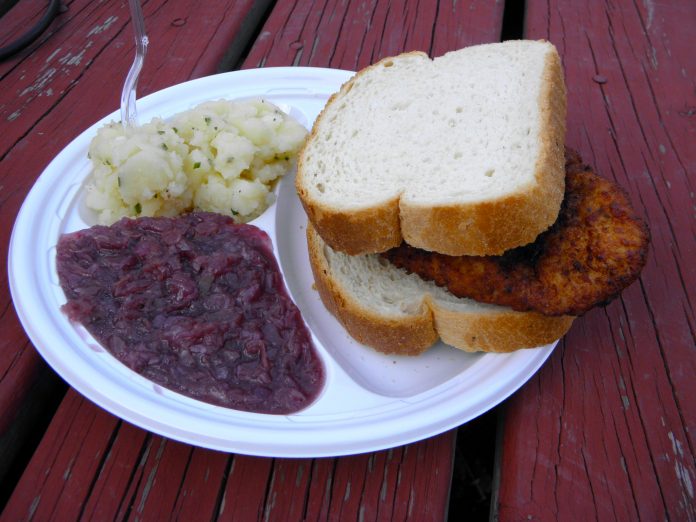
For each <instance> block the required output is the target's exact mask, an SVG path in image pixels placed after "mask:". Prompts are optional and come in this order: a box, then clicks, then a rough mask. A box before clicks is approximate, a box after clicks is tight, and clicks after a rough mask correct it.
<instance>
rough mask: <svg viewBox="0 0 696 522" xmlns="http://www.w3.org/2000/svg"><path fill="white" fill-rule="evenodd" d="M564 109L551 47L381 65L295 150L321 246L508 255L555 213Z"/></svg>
mask: <svg viewBox="0 0 696 522" xmlns="http://www.w3.org/2000/svg"><path fill="white" fill-rule="evenodd" d="M565 112H566V96H565V85H564V82H563V73H562V69H561V63H560V59H559V57H558V53H557V52H556V49H555V47H554V46H553V45H552V44H550V43H548V42H544V41H529V40H519V41H507V42H503V43H496V44H486V45H479V46H473V47H468V48H464V49H461V50H459V51H454V52H450V53H448V54H445V55H444V56H441V57H439V58H435V59H434V60H431V59H430V58H429V57H428V56H427V55H426V54H424V53H421V52H411V53H405V54H402V55H399V56H396V57H393V58H386V59H384V60H381V61H380V62H378V63H376V64H374V65H372V66H370V67H367V68H366V69H364V70H362V71H360V72H358V73H357V74H356V75H355V76H354V77H353V78H352V79H351V80H349V81H348V82H346V83H345V84H344V85H343V86H342V87H341V89H340V91H339V92H338V93H336V94H334V95H333V96H332V97H331V98H330V99H329V101H328V102H327V104H326V106H325V108H324V110H323V111H322V113H321V114H320V115H319V117H318V118H317V120H316V122H315V124H314V127H313V129H312V132H311V134H310V136H309V138H308V140H307V142H306V145H305V146H304V148H303V150H302V151H301V152H300V156H299V162H298V175H297V178H296V188H297V192H298V194H299V196H300V199H301V201H302V204H303V206H304V208H305V210H306V212H307V215H308V217H309V220H310V221H311V222H312V223H313V225H314V226H315V227H316V229H317V231H318V232H319V234H320V235H321V236H322V238H324V240H325V241H326V242H327V243H328V244H329V245H331V246H332V247H333V248H334V249H337V250H340V251H343V252H346V253H349V254H362V253H372V252H382V251H385V250H387V249H388V248H391V247H394V246H397V245H398V244H400V243H401V241H402V239H405V240H406V242H407V243H409V244H411V245H413V246H416V247H420V248H423V249H426V250H432V251H436V252H441V253H444V254H450V255H464V254H468V255H492V254H500V253H502V252H504V251H505V250H508V249H510V248H512V247H516V246H519V245H522V244H526V243H529V242H531V241H533V240H534V239H535V238H536V236H537V235H538V234H539V233H540V232H542V231H543V230H545V229H546V228H548V227H549V226H550V225H551V224H552V223H553V222H554V221H555V219H556V216H557V215H558V211H559V208H560V205H561V200H562V199H563V189H564V168H563V167H564V156H563V146H564V143H565Z"/></svg>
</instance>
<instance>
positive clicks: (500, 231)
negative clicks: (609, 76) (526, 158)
mask: <svg viewBox="0 0 696 522" xmlns="http://www.w3.org/2000/svg"><path fill="white" fill-rule="evenodd" d="M405 55H423V56H425V57H427V55H425V54H424V53H420V52H412V53H405ZM399 56H404V55H399ZM396 58H398V57H396ZM392 59H394V58H385V59H383V60H381V61H380V62H377V63H376V64H374V65H372V66H370V67H367V68H366V69H363V70H361V71H360V72H358V73H357V74H356V76H355V77H353V78H351V79H350V80H349V81H347V82H346V83H345V84H344V85H343V86H342V87H341V89H340V91H339V92H337V93H336V94H334V95H333V96H331V98H329V101H328V102H327V106H329V105H330V104H332V103H334V102H336V101H337V100H338V99H339V98H341V97H342V96H345V95H346V94H347V93H348V92H349V91H350V89H351V88H352V85H353V83H354V81H355V79H356V78H358V77H359V76H361V75H363V74H365V73H366V72H367V71H369V70H371V69H372V68H375V67H378V66H380V65H381V64H383V63H384V62H386V61H388V60H392ZM542 76H543V87H542V89H541V92H540V94H539V100H538V103H539V110H540V114H541V131H540V136H541V143H540V144H539V151H540V152H539V156H538V159H537V162H536V165H535V176H534V177H535V183H533V184H532V185H531V186H529V187H528V188H527V190H522V191H520V192H518V193H517V194H514V195H510V196H507V197H502V198H498V199H495V200H489V201H483V202H476V203H459V204H451V205H438V206H423V205H416V204H412V203H409V202H408V201H406V200H404V199H400V200H399V199H397V200H389V201H385V202H383V203H381V204H380V205H378V206H373V207H368V208H363V209H357V210H353V209H351V210H350V211H346V210H342V209H336V208H333V207H331V206H329V205H326V204H323V202H322V201H321V200H316V199H314V198H312V197H311V196H310V194H309V193H308V191H307V190H306V188H305V186H304V184H305V168H304V155H305V152H306V150H307V144H309V143H310V142H311V140H312V139H314V138H315V137H316V136H317V129H318V127H319V125H320V124H321V122H322V119H323V116H324V114H325V111H326V108H325V109H324V110H323V111H322V112H321V113H320V115H319V117H318V118H317V120H316V122H315V124H314V127H313V128H312V131H311V133H310V137H309V138H308V140H307V143H306V144H305V147H304V148H303V149H302V150H301V151H300V154H299V160H298V174H297V177H296V180H295V186H296V189H297V193H298V195H299V197H300V200H301V202H302V205H303V207H304V209H305V211H306V213H307V215H308V217H309V220H310V222H311V223H312V224H313V225H314V226H315V227H316V229H317V231H318V233H319V234H320V235H321V236H322V238H323V239H324V240H325V241H326V243H327V244H328V245H329V246H331V247H332V248H333V249H334V250H337V251H341V252H345V253H347V254H350V255H357V254H366V253H377V252H384V251H385V250H388V249H389V248H392V247H395V246H398V245H399V244H400V243H401V240H402V239H403V240H405V241H406V242H407V243H409V244H410V245H412V246H415V247H418V248H422V249H424V250H430V251H435V252H440V253H443V254H449V255H498V254H501V253H503V252H504V251H506V250H509V249H510V248H514V247H517V246H521V245H524V244H527V243H530V242H532V241H534V239H535V238H536V237H537V235H539V234H540V233H541V232H543V231H544V230H546V229H547V228H548V227H550V226H551V225H552V224H553V222H554V221H555V220H556V217H557V215H558V211H559V209H560V206H561V201H562V199H563V193H564V154H563V146H564V143H565V115H566V91H565V83H564V80H563V71H562V67H561V61H560V58H559V56H558V53H557V52H556V51H555V49H553V52H549V53H548V54H547V56H546V60H545V64H544V68H543V73H542Z"/></svg>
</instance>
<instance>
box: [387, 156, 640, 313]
mask: <svg viewBox="0 0 696 522" xmlns="http://www.w3.org/2000/svg"><path fill="white" fill-rule="evenodd" d="M649 242H650V235H649V231H648V227H647V226H646V224H645V223H644V222H643V220H642V219H640V217H639V216H638V215H637V214H636V212H635V210H634V209H633V207H632V206H631V202H630V201H629V198H628V196H627V194H626V193H625V192H624V190H623V189H622V188H621V187H619V186H618V185H616V184H615V183H612V182H611V181H608V180H606V179H603V178H601V177H599V176H598V175H596V174H595V173H594V172H593V171H592V169H591V168H590V167H588V166H587V165H584V164H583V163H582V159H581V158H580V156H579V155H578V154H577V153H576V152H574V151H571V150H569V149H567V150H566V188H565V198H564V200H563V205H562V206H561V210H560V213H559V215H558V219H557V221H556V222H555V223H554V224H553V226H552V227H551V228H549V229H548V230H547V231H546V232H544V233H542V234H540V235H539V236H538V237H537V239H536V241H534V242H533V243H530V244H529V245H525V246H522V247H518V248H514V249H512V250H509V251H507V252H505V253H504V254H502V255H500V256H485V257H477V256H460V257H453V256H447V255H443V254H437V253H433V252H427V251H424V250H420V249H416V248H413V247H411V246H408V245H407V244H405V243H404V244H402V245H401V246H399V247H397V248H394V249H391V250H389V251H387V252H385V253H384V254H383V256H384V257H385V258H386V259H388V260H389V261H391V262H392V263H393V264H394V265H396V266H398V267H400V268H403V269H405V270H407V271H408V272H412V273H416V274H418V275H420V276H421V277H422V278H424V279H427V280H431V281H434V282H435V283H436V284H438V285H440V286H445V287H447V289H448V290H449V291H450V292H451V293H452V294H454V295H455V296H457V297H468V298H471V299H475V300H476V301H480V302H483V303H491V304H497V305H502V306H508V307H510V308H512V309H513V310H517V311H536V312H539V313H541V314H544V315H554V316H556V315H576V316H577V315H581V314H583V313H585V312H587V311H588V310H589V309H591V308H593V307H595V306H601V305H605V304H607V303H609V302H610V301H611V300H612V299H614V298H615V297H617V296H618V295H619V293H620V292H621V291H622V290H623V289H624V288H626V287H627V286H628V285H630V284H631V283H633V281H635V280H636V279H637V277H638V275H639V274H640V271H641V269H642V268H643V266H644V265H645V260H646V255H647V251H648V244H649Z"/></svg>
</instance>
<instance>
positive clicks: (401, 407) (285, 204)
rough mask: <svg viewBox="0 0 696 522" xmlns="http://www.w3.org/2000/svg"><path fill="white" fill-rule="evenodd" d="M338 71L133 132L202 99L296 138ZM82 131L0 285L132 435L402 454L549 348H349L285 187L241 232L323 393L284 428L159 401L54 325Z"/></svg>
mask: <svg viewBox="0 0 696 522" xmlns="http://www.w3.org/2000/svg"><path fill="white" fill-rule="evenodd" d="M350 75H351V73H350V72H347V71H338V70H331V69H315V68H302V67H293V68H269V69H258V70H250V71H238V72H232V73H226V74H220V75H216V76H210V77H207V78H201V79H198V80H193V81H190V82H186V83H183V84H180V85H176V86H174V87H171V88H168V89H165V90H163V91H160V92H157V93H154V94H152V95H150V96H147V97H145V98H143V99H142V100H139V102H138V111H139V116H140V121H141V122H145V121H149V120H150V119H151V118H153V117H155V116H160V117H168V116H171V115H173V114H175V113H178V112H181V111H183V110H186V109H189V108H191V107H192V106H194V105H196V104H198V103H200V102H202V101H205V100H211V99H220V98H227V99H232V98H244V97H251V96H263V97H265V98H266V99H268V100H270V101H272V102H274V103H276V104H277V105H279V106H280V107H281V108H283V109H284V110H286V111H287V112H289V113H290V114H291V115H292V116H294V117H295V118H297V119H298V120H299V121H300V122H301V123H302V124H304V125H305V126H306V127H307V128H309V127H310V126H311V124H312V122H313V121H314V119H315V117H316V116H317V114H318V113H319V111H320V110H321V109H322V107H323V106H324V103H325V102H326V100H327V98H328V97H329V96H330V95H331V94H332V93H333V92H335V91H337V90H338V88H339V87H340V85H341V84H342V83H343V82H344V81H346V80H347V79H348V78H349V77H350ZM118 119H119V114H118V113H114V114H112V115H110V116H108V117H107V118H105V119H103V120H102V121H99V122H97V123H96V124H95V125H93V126H92V127H90V128H89V129H87V130H86V131H85V132H84V133H82V134H81V135H80V136H78V137H77V138H76V139H75V140H74V141H73V142H72V143H70V144H69V145H68V146H67V147H66V148H65V149H64V150H63V151H62V152H61V153H60V154H59V155H58V156H57V157H56V158H55V159H54V160H53V161H52V162H51V163H50V164H49V165H48V167H47V168H46V170H45V171H44V172H43V173H42V175H41V176H40V177H39V179H38V180H37V181H36V184H35V185H34V187H33V188H32V190H31V192H30V193H29V195H28V196H27V199H26V200H25V202H24V204H23V206H22V208H21V210H20V212H19V215H18V217H17V221H16V222H15V226H14V229H13V233H12V239H11V242H10V250H9V260H8V267H9V280H10V288H11V292H12V297H13V300H14V303H15V307H16V308H17V313H18V315H19V318H20V320H21V321H22V324H23V325H24V328H25V329H26V331H27V334H28V336H29V338H30V339H31V340H32V342H33V343H34V346H36V348H37V349H38V350H39V352H40V353H41V355H42V356H43V357H44V358H45V359H46V361H48V363H49V364H50V365H51V366H52V367H53V368H54V369H55V370H56V372H58V373H59V374H60V375H61V376H62V377H63V378H64V379H65V380H66V381H67V382H68V383H69V384H70V385H71V386H73V387H74V388H75V389H77V390H78V391H79V392H80V393H81V394H83V395H84V396H85V397H87V398H89V399H90V400H92V401H94V402H95V403H96V404H98V405H99V406H101V407H102V408H104V409H106V410H108V411H110V412H111V413H113V414H115V415H117V416H119V417H121V418H123V419H125V420H127V421H129V422H132V423H134V424H136V425H138V426H141V427H142V428H145V429H147V430H150V431H153V432H155V433H159V434H161V435H164V436H167V437H171V438H173V439H177V440H180V441H183V442H187V443H190V444H195V445H198V446H203V447H208V448H213V449H218V450H223V451H232V452H238V453H244V454H250V455H262V456H277V457H319V456H331V455H347V454H353V453H361V452H368V451H373V450H378V449H384V448H389V447H394V446H398V445H401V444H406V443H409V442H413V441H416V440H420V439H424V438H427V437H430V436H432V435H436V434H438V433H441V432H444V431H446V430H448V429H450V428H453V427H455V426H458V425H460V424H462V423H465V422H467V421H469V420H471V419H473V418H474V417H476V416H478V415H480V414H481V413H483V412H485V411H486V410H488V409H490V408H492V407H493V406H495V405H497V404H498V403H500V402H501V401H502V400H504V399H505V398H506V397H508V396H509V395H510V394H511V393H513V392H514V391H515V390H517V389H518V388H519V387H520V386H521V385H522V384H523V383H524V382H525V381H526V380H527V379H528V378H529V377H530V376H532V375H533V374H534V372H536V370H537V369H538V368H539V367H540V366H541V365H542V364H543V362H544V361H545V360H546V359H547V357H548V356H549V355H550V353H551V352H552V350H553V347H554V346H555V344H554V345H549V346H545V347H542V348H537V349H533V350H522V351H518V352H515V353H512V354H504V355H501V354H467V353H464V352H461V351H459V350H456V349H454V348H451V347H448V346H445V345H443V344H440V345H438V346H436V347H434V348H432V349H431V350H429V351H428V352H427V353H426V354H424V355H423V356H420V357H417V358H409V357H394V356H386V355H381V354H378V353H376V352H374V351H373V350H371V349H369V348H366V347H364V346H362V345H360V344H358V343H356V342H355V341H354V340H352V339H351V338H350V337H349V336H348V335H347V333H346V332H345V330H344V329H343V328H342V327H341V326H340V324H339V323H338V322H337V321H336V320H335V319H334V318H333V316H331V315H330V314H329V313H328V312H327V311H326V309H325V308H324V306H323V305H322V304H321V301H320V300H319V296H318V294H317V292H316V291H315V290H314V289H313V288H312V284H313V279H312V275H311V271H310V268H309V260H308V257H307V251H306V243H305V225H306V217H305V214H304V212H303V210H302V207H301V206H300V203H299V200H298V199H297V196H296V195H295V192H294V187H293V183H292V179H291V178H292V177H291V176H288V177H286V178H285V179H284V180H283V181H282V182H281V183H280V184H279V187H278V200H277V203H276V204H275V205H273V206H272V207H271V208H270V209H269V210H268V211H266V213H265V214H264V215H262V216H261V217H260V218H259V219H257V220H256V221H255V222H254V224H256V225H257V226H259V227H260V228H262V229H264V230H266V231H267V232H268V233H269V235H270V236H271V239H272V240H273V243H274V247H275V251H276V255H277V256H278V259H279V261H280V266H281V270H282V271H283V274H284V277H285V281H286V284H287V286H288V289H289V291H290V295H291V296H292V298H293V299H294V300H295V302H296V303H297V305H298V306H299V308H300V310H301V311H302V314H303V316H304V318H305V321H306V322H307V324H308V325H309V327H310V329H311V331H312V335H313V340H314V342H315V345H316V347H317V350H318V352H319V356H320V357H321V358H322V360H323V361H324V365H325V370H326V384H325V387H324V390H323V391H322V393H321V394H320V396H319V398H318V399H317V400H316V402H315V403H314V404H313V405H311V406H310V407H309V408H307V409H305V410H303V411H301V412H299V413H297V414H294V415H287V416H275V415H262V414H254V413H246V412H239V411H235V410H230V409H225V408H221V407H217V406H212V405H209V404H205V403H202V402H198V401H196V400H193V399H189V398H187V397H184V396H181V395H179V394H177V393H174V392H171V391H169V390H166V389H163V388H161V387H160V386H157V385H154V384H153V383H152V382H150V381H148V380H146V379H144V378H142V377H140V376H139V375H137V374H136V373H134V372H132V371H131V370H129V369H128V368H126V367H125V366H123V365H122V364H120V363H119V362H118V361H116V359H115V358H113V357H112V356H111V355H110V354H109V353H108V352H106V351H105V350H104V349H103V348H101V347H100V346H99V344H98V343H97V342H96V341H95V340H94V339H93V338H92V337H91V336H90V335H89V334H88V333H87V332H86V331H85V330H84V329H82V328H76V327H75V326H74V325H72V324H71V323H70V322H69V321H68V319H67V318H66V317H65V316H64V315H63V314H62V313H61V312H60V306H61V305H62V304H63V303H64V302H65V296H64V294H63V291H62V290H61V288H60V286H59V284H58V277H57V274H56V267H55V245H56V243H57V241H58V237H59V235H60V234H62V233H65V232H71V231H74V230H78V229H82V228H86V227H87V226H89V225H91V224H93V222H92V221H91V220H92V216H91V215H90V212H89V211H87V210H86V209H85V208H84V205H83V204H82V199H81V196H82V191H81V190H80V189H81V186H82V183H83V181H84V179H85V178H86V177H87V175H88V174H89V169H90V167H89V162H88V160H87V149H88V146H89V142H90V140H91V139H92V137H93V136H94V135H95V134H96V130H97V128H98V127H100V126H101V125H103V124H104V123H106V122H108V121H111V120H118Z"/></svg>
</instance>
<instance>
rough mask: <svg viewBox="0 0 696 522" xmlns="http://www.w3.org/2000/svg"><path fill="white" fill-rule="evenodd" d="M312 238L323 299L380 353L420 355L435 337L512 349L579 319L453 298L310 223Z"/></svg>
mask: <svg viewBox="0 0 696 522" xmlns="http://www.w3.org/2000/svg"><path fill="white" fill-rule="evenodd" d="M307 245H308V248H309V260H310V265H311V267H312V272H313V274H314V280H315V285H316V288H317V290H318V291H319V295H320V297H321V300H322V302H323V303H324V306H326V308H327V309H328V310H329V311H330V312H331V313H332V314H333V315H334V316H335V317H336V318H337V319H338V320H339V321H340V322H341V323H342V324H343V326H344V327H345V328H346V330H347V331H348V333H349V334H350V335H351V336H352V337H354V338H355V339H356V340H357V341H359V342H361V343H363V344H365V345H368V346H371V347H372V348H374V349H376V350H378V351H380V352H384V353H394V354H400V355H418V354H420V353H422V352H424V351H425V350H427V349H428V348H429V347H430V346H432V345H433V344H434V343H435V342H436V341H437V340H438V338H441V339H442V340H443V341H444V342H445V343H447V344H449V345H452V346H454V347H456V348H459V349H462V350H465V351H468V352H475V351H484V352H510V351H513V350H517V349H521V348H532V347H536V346H543V345H545V344H548V343H551V342H553V341H555V340H556V339H559V338H560V337H562V336H563V335H564V334H565V333H566V332H567V331H568V329H569V328H570V326H571V324H572V323H573V320H574V319H575V318H574V317H572V316H560V317H558V316H556V317H550V316H544V315H541V314H538V313H535V312H515V311H513V310H511V309H509V308H505V307H501V306H495V305H488V304H482V303H478V302H476V301H472V300H471V299H461V298H458V297H455V296H453V295H452V294H450V293H449V292H448V291H446V290H445V289H443V288H440V287H438V286H436V285H435V284H434V283H431V282H428V281H424V280H423V279H421V278H420V277H418V276H417V275H414V274H408V273H406V272H405V271H403V270H401V269H399V268H396V267H394V266H393V265H392V264H391V263H389V262H388V261H386V260H385V259H383V258H381V257H380V256H379V255H378V254H365V255H359V256H350V255H347V254H345V253H342V252H336V251H335V250H333V249H332V248H331V247H329V246H328V245H327V244H326V243H325V242H324V241H323V240H322V239H321V237H320V236H319V235H318V234H317V232H316V230H315V229H314V228H313V227H312V226H311V224H310V225H308V226H307Z"/></svg>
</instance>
